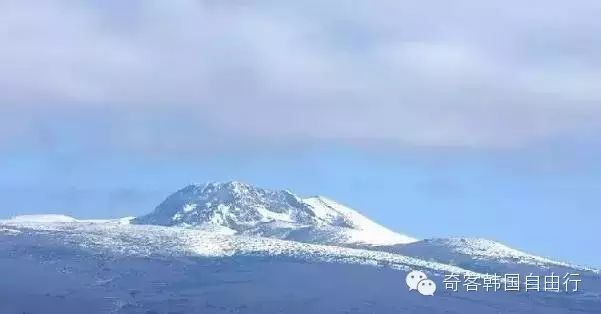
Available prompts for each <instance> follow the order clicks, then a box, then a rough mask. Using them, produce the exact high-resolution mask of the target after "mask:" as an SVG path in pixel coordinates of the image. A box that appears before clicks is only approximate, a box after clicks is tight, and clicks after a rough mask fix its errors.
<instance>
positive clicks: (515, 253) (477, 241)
mask: <svg viewBox="0 0 601 314" xmlns="http://www.w3.org/2000/svg"><path fill="white" fill-rule="evenodd" d="M373 249H376V250H380V251H385V252H391V253H398V254H403V255H408V256H413V257H417V258H422V259H426V260H433V261H437V262H440V263H445V264H453V265H458V266H460V267H467V268H469V269H472V270H477V271H487V269H497V270H499V269H501V268H503V269H506V268H517V267H522V266H532V267H534V268H550V267H561V268H569V269H576V270H580V271H588V272H592V273H596V274H599V273H601V272H600V271H599V270H597V269H593V268H590V267H584V266H579V265H574V264H569V263H565V262H559V261H555V260H552V259H548V258H544V257H540V256H536V255H532V254H528V253H525V252H522V251H519V250H516V249H513V248H510V247H508V246H506V245H504V244H502V243H499V242H496V241H492V240H487V239H481V238H438V239H426V240H421V241H417V242H414V243H409V244H402V245H393V246H381V247H375V248H373Z"/></svg>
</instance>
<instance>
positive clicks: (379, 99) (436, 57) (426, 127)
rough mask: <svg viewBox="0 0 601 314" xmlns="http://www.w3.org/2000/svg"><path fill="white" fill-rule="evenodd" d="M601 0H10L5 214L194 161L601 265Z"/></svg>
mask: <svg viewBox="0 0 601 314" xmlns="http://www.w3.org/2000/svg"><path fill="white" fill-rule="evenodd" d="M599 9H601V3H600V2H598V1H592V0H591V1H586V0H580V1H570V2H569V3H568V2H565V1H549V0H546V1H538V0H535V1H530V2H528V3H524V2H523V1H517V0H516V1H513V0H511V1H487V2H486V3H476V2H475V1H467V0H460V1H453V2H452V3H450V2H449V3H440V2H438V1H436V2H435V1H420V2H419V3H407V2H402V1H401V2H399V1H392V0H390V1H388V0H385V1H381V2H379V3H378V5H374V3H373V2H370V1H353V2H351V3H349V2H348V1H342V0H333V1H328V2H325V3H324V2H323V1H313V0H307V1H277V2H273V1H261V0H258V1H234V2H216V1H192V0H181V1H170V2H168V3H167V2H165V1H153V0H148V1H128V4H127V6H123V4H122V3H121V2H120V1H87V2H80V3H78V2H73V1H45V2H43V3H39V2H33V1H3V2H2V3H0V21H2V24H3V27H2V30H1V31H0V46H1V47H2V49H0V95H1V97H2V98H1V99H0V198H1V199H2V200H3V202H2V206H0V216H2V217H9V216H12V215H16V214H24V213H41V212H55V213H58V212H60V213H67V214H71V215H74V216H77V217H90V218H96V217H119V216H125V215H139V214H142V213H146V212H148V211H150V210H152V208H153V207H154V206H156V205H157V203H158V202H160V201H161V200H162V199H163V198H164V197H165V196H166V195H168V194H169V193H170V192H172V191H174V190H176V189H178V188H180V187H182V186H183V185H185V184H188V183H191V182H203V181H214V180H219V181H225V180H234V179H235V180H240V181H246V182H248V183H253V184H256V185H259V186H264V187H272V188H287V189H290V190H292V191H295V192H297V193H299V194H301V195H313V194H322V195H325V196H329V197H331V198H334V199H336V200H339V201H340V202H342V203H345V204H347V205H349V206H352V207H355V208H357V209H359V210H360V211H362V212H365V213H366V214H367V215H368V216H370V217H372V218H374V219H375V220H377V221H379V222H381V223H383V224H385V225H387V226H389V227H391V228H393V229H395V230H397V231H399V232H403V233H407V234H409V235H412V236H416V237H420V238H427V237H442V236H478V237H487V238H492V239H495V240H500V241H502V242H506V243H508V244H510V245H513V246H515V247H517V248H521V249H524V250H526V251H529V252H533V253H537V254H541V255H545V256H550V257H556V258H560V259H565V260H569V261H574V262H579V263H583V264H589V265H596V266H601V255H600V253H598V252H596V251H595V250H594V249H592V248H595V247H597V246H598V243H596V239H598V238H599V236H598V235H599V233H598V230H597V229H598V227H597V225H598V223H599V221H601V214H600V213H599V211H598V208H597V207H598V203H599V202H598V195H599V192H600V190H601V183H600V182H601V169H600V168H601V164H600V163H599V160H601V143H600V141H599V138H598V134H599V132H600V131H601V105H600V104H601V92H600V89H599V88H598V86H601V62H600V60H599V57H598V56H599V55H601V40H600V39H599V36H596V34H599V33H601V22H599V20H598V18H597V15H596V14H595V13H596V12H599Z"/></svg>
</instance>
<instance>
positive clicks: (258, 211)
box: [132, 181, 415, 245]
mask: <svg viewBox="0 0 601 314" xmlns="http://www.w3.org/2000/svg"><path fill="white" fill-rule="evenodd" d="M132 223H134V224H150V225H162V226H181V227H195V228H201V229H212V230H220V231H222V232H226V233H232V234H246V235H260V236H266V237H274V238H280V239H287V240H296V241H302V242H311V243H327V244H357V245H361V244H367V245H390V244H400V243H409V242H413V241H415V239H413V238H410V237H408V236H405V235H401V234H398V233H395V232H393V231H391V230H389V229H387V228H385V227H383V226H381V225H379V224H377V223H375V222H373V221H372V220H370V219H368V218H367V217H365V216H363V215H361V214H360V213H359V212H357V211H355V210H353V209H350V208H348V207H345V206H343V205H341V204H338V203H336V202H334V201H332V200H329V199H327V198H324V197H319V196H318V197H311V198H301V197H299V196H297V195H295V194H293V193H291V192H289V191H286V190H269V189H263V188H258V187H255V186H252V185H249V184H245V183H241V182H237V181H231V182H225V183H221V182H212V183H206V184H194V185H189V186H186V187H184V188H183V189H181V190H179V191H177V192H175V193H174V194H172V195H170V196H169V197H167V199H165V200H164V201H163V202H162V203H161V204H160V205H159V206H158V207H157V208H156V209H155V210H154V211H153V212H152V213H150V214H148V215H146V216H142V217H138V218H136V219H134V220H133V221H132Z"/></svg>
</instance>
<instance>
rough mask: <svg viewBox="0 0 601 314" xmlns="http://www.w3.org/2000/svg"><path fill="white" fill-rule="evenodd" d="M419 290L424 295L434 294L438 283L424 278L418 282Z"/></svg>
mask: <svg viewBox="0 0 601 314" xmlns="http://www.w3.org/2000/svg"><path fill="white" fill-rule="evenodd" d="M417 291H419V293H421V294H422V295H432V296H433V295H434V292H435V291H436V283H435V282H434V281H432V280H430V279H424V280H422V281H420V282H419V283H418V284H417Z"/></svg>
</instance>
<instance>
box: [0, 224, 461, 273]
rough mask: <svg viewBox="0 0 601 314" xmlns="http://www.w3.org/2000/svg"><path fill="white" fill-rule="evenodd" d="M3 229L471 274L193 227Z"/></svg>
mask: <svg viewBox="0 0 601 314" xmlns="http://www.w3.org/2000/svg"><path fill="white" fill-rule="evenodd" d="M0 228H3V229H6V230H11V231H12V232H18V233H19V234H23V233H25V234H29V235H37V236H40V235H41V236H48V237H52V238H53V239H59V240H60V241H61V242H62V243H66V244H67V243H71V244H73V245H77V246H79V247H82V248H87V249H89V250H92V251H94V252H107V253H110V254H123V255H132V256H154V255H163V256H170V257H174V256H201V257H220V256H234V255H235V256H271V257H277V256H280V257H286V258H294V259H299V260H308V261H321V262H336V263H350V264H362V265H380V266H387V267H390V268H394V269H403V270H409V269H415V268H419V269H424V270H426V271H430V272H434V273H443V272H455V273H473V272H471V271H468V270H465V269H461V268H459V267H455V266H449V265H444V264H440V263H436V262H429V261H424V260H420V259H417V258H412V257H408V256H402V255H399V254H393V253H387V252H380V251H373V250H363V249H353V248H346V247H337V246H329V245H317V244H309V243H301V242H296V241H287V240H279V239H272V238H265V237H256V236H240V235H227V234H223V233H218V232H211V231H204V230H198V229H193V228H192V229H191V228H179V227H164V226H150V225H128V224H119V223H114V222H110V221H109V222H104V223H103V222H95V223H90V222H80V221H76V222H32V221H15V220H5V221H0Z"/></svg>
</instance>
